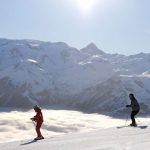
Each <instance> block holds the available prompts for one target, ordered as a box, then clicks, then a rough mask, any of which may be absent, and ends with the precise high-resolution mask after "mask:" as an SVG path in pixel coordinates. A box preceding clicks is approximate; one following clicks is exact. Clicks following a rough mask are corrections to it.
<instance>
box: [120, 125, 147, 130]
mask: <svg viewBox="0 0 150 150" xmlns="http://www.w3.org/2000/svg"><path fill="white" fill-rule="evenodd" d="M125 127H132V128H140V129H146V128H147V127H148V126H146V125H137V126H130V125H123V126H118V127H117V129H121V128H125Z"/></svg>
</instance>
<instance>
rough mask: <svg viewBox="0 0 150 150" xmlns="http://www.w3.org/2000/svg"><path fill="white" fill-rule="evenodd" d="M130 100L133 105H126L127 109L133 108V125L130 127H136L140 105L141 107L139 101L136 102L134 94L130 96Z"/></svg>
mask: <svg viewBox="0 0 150 150" xmlns="http://www.w3.org/2000/svg"><path fill="white" fill-rule="evenodd" d="M129 98H130V100H131V104H130V105H126V107H131V108H132V111H131V115H130V117H131V120H132V123H131V124H130V126H134V127H136V126H137V124H136V121H135V115H137V114H138V113H139V111H140V105H139V103H138V101H137V100H136V98H135V97H134V94H129Z"/></svg>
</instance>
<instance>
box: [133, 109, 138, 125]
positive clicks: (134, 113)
mask: <svg viewBox="0 0 150 150" xmlns="http://www.w3.org/2000/svg"><path fill="white" fill-rule="evenodd" d="M138 112H139V111H132V112H131V120H132V124H131V125H136V121H135V115H137V114H138Z"/></svg>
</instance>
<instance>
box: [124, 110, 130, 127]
mask: <svg viewBox="0 0 150 150" xmlns="http://www.w3.org/2000/svg"><path fill="white" fill-rule="evenodd" d="M129 114H130V113H128V114H127V117H126V121H125V126H126V125H127V121H128V119H129Z"/></svg>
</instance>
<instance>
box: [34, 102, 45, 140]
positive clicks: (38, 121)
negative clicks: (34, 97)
mask: <svg viewBox="0 0 150 150" xmlns="http://www.w3.org/2000/svg"><path fill="white" fill-rule="evenodd" d="M34 111H35V112H36V115H35V116H34V117H33V118H31V120H32V121H35V122H36V127H35V129H36V133H37V137H36V138H35V140H41V139H44V137H43V136H42V134H41V131H40V128H41V126H42V123H43V115H42V111H41V108H40V107H38V106H37V105H36V106H34Z"/></svg>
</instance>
